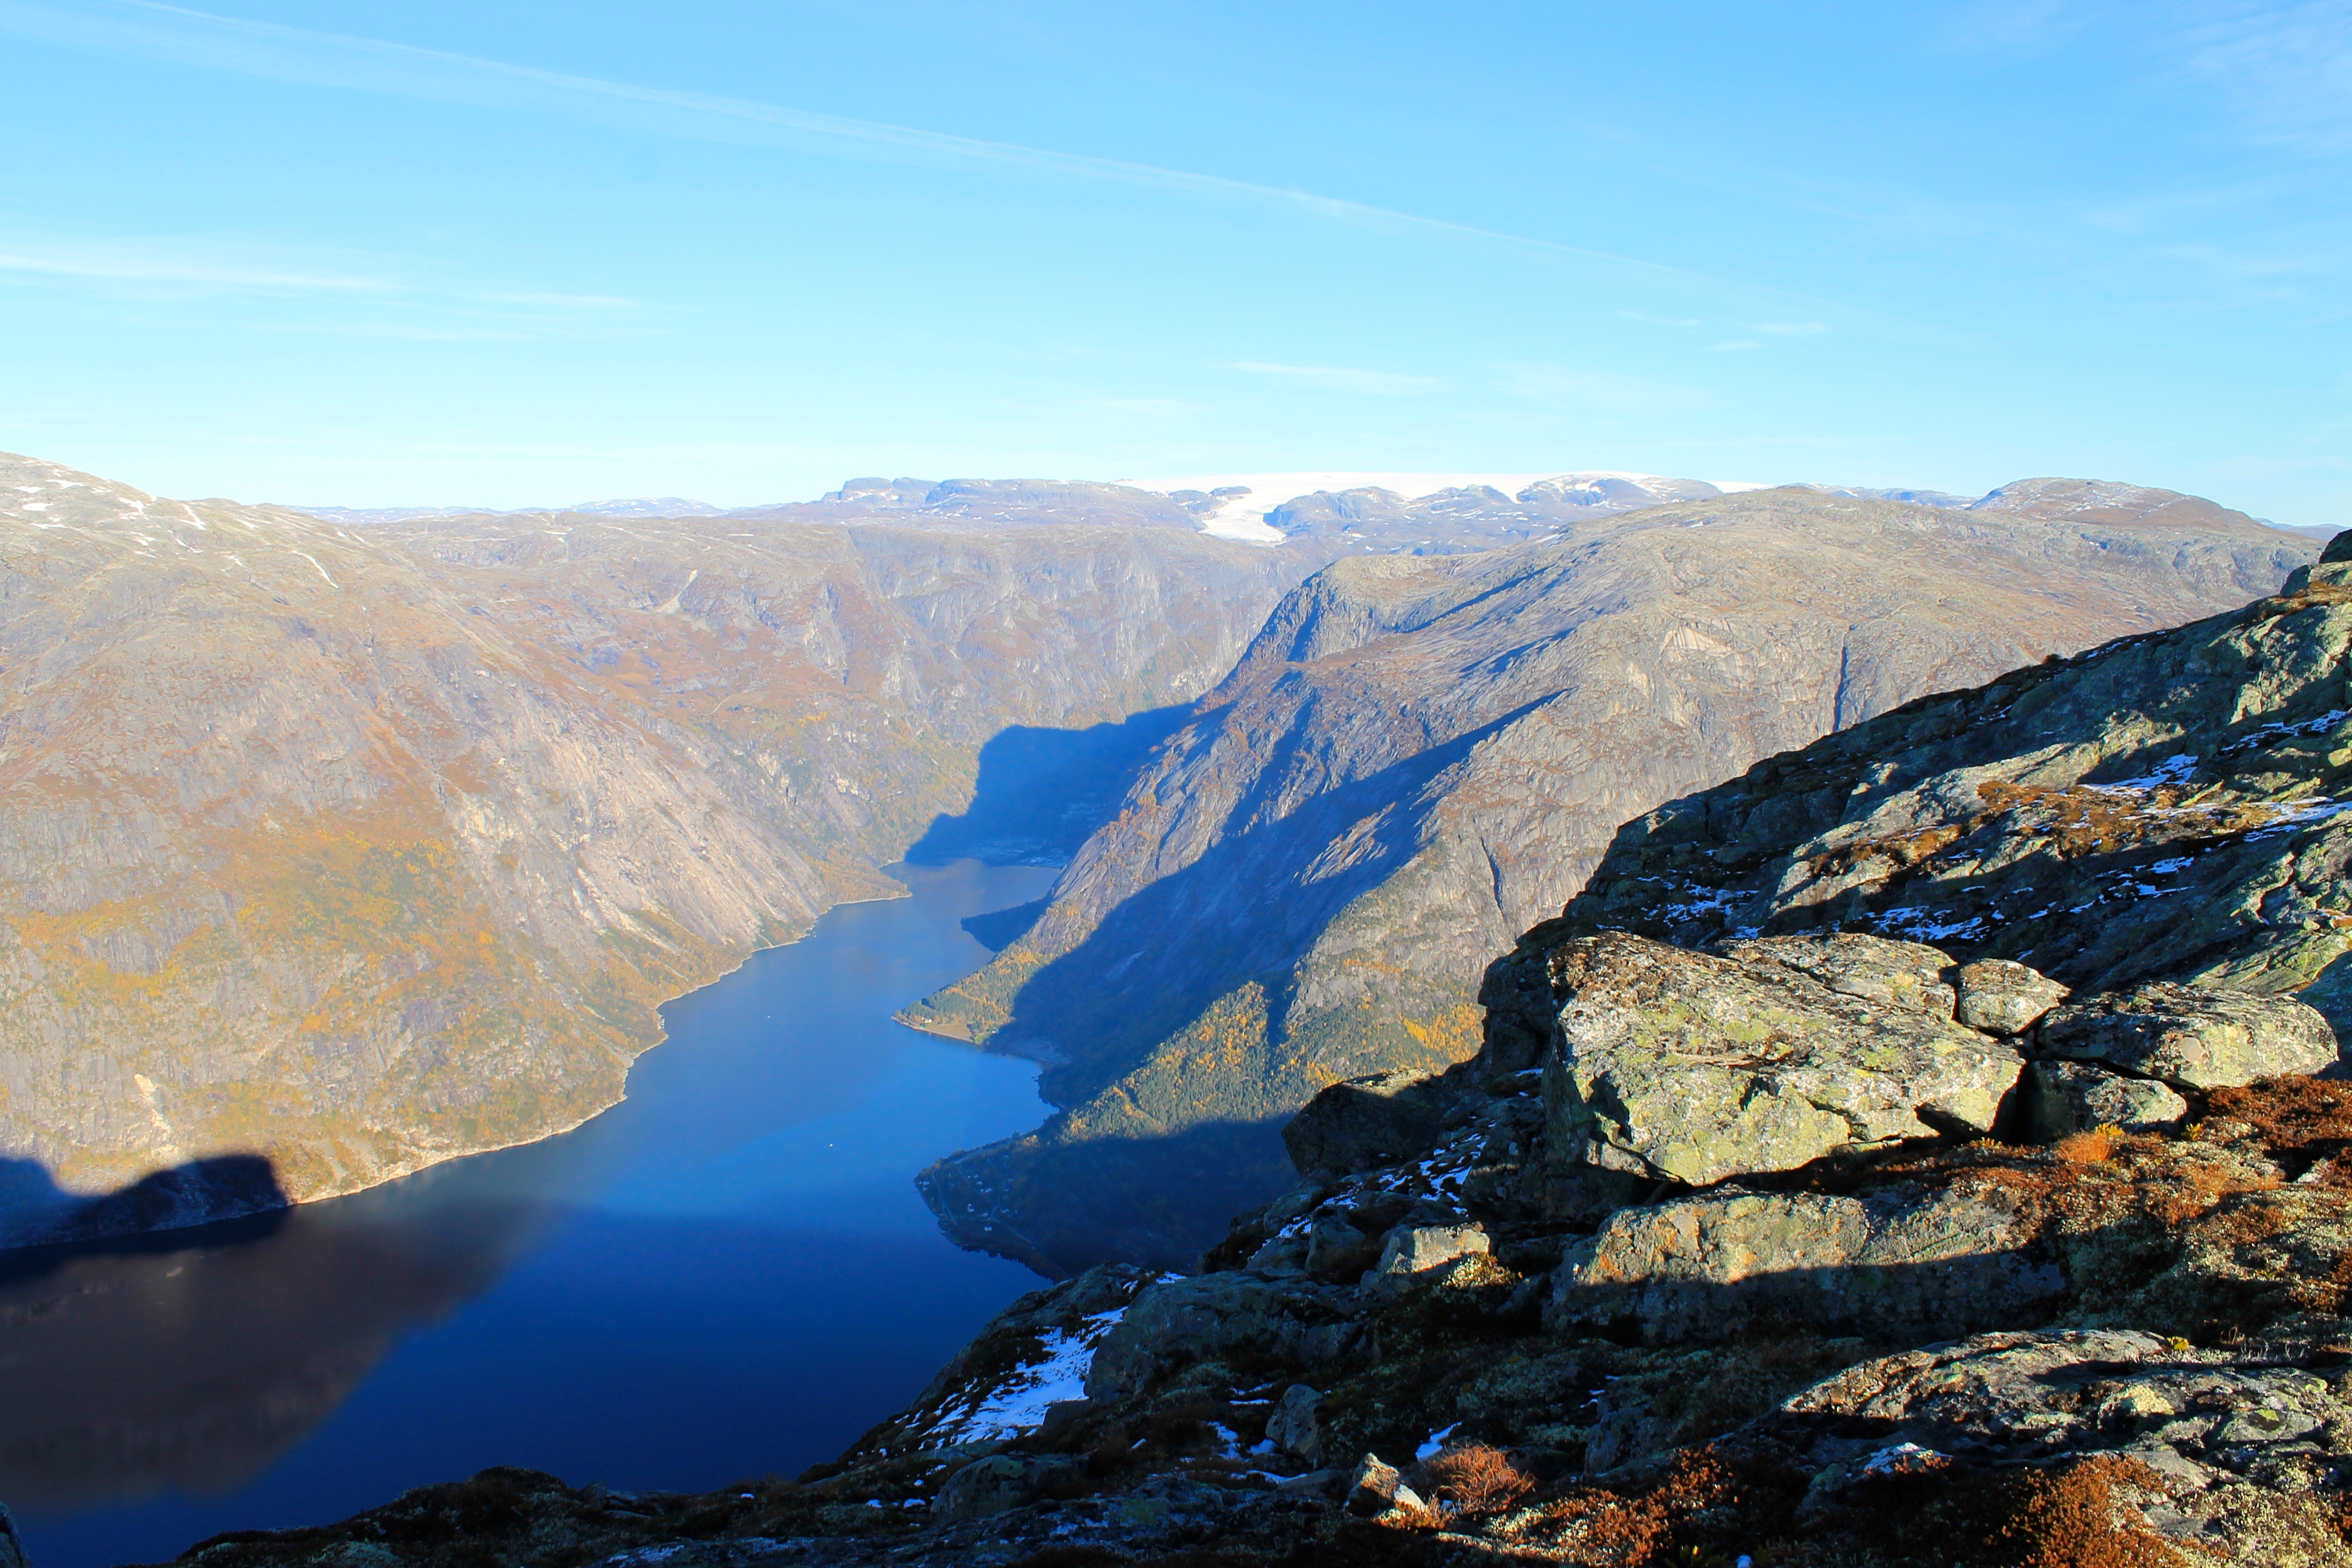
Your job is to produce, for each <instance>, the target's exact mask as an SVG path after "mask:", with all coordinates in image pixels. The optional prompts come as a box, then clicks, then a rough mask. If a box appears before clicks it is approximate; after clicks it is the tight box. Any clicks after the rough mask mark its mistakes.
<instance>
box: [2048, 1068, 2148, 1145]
mask: <svg viewBox="0 0 2352 1568" xmlns="http://www.w3.org/2000/svg"><path fill="white" fill-rule="evenodd" d="M2018 1100H2019V1108H2018V1109H2019V1115H2018V1121H2019V1122H2020V1124H2021V1127H2022V1128H2023V1130H2024V1132H2025V1136H2026V1137H2028V1138H2030V1139H2032V1140H2033V1141H2034V1142H2038V1143H2052V1142H2057V1141H2058V1140H2059V1139H2061V1138H2063V1137H2066V1136H2067V1135H2068V1134H2070V1133H2074V1132H2086V1131H2090V1130H2091V1129H2093V1128H2095V1127H2118V1128H2121V1129H2122V1130H2123V1131H2126V1132H2147V1131H2154V1130H2156V1129H2158V1128H2159V1127H2170V1126H2173V1125H2175V1124H2176V1123H2178V1122H2179V1121H2180V1119H2181V1118H2182V1117H2184V1116H2186V1115H2188V1114H2189V1102H2188V1101H2187V1100H2183V1099H2181V1098H2180V1096H2179V1095H2177V1094H2175V1093H2174V1092H2173V1091H2172V1090H2171V1089H2167V1088H2166V1087H2165V1086H2164V1085H2162V1084H2160V1083H2158V1082H2157V1081H2156V1080H2155V1079H2145V1078H2125V1077H2122V1076H2120V1075H2118V1074H2116V1073H2111V1072H2109V1071H2107V1070H2106V1069H2105V1068H2101V1067H2097V1066H2095V1065H2093V1064H2091V1063H2089V1062H2065V1061H2059V1062H2032V1063H2029V1064H2028V1065H2027V1067H2026V1069H2025V1078H2024V1079H2023V1081H2022V1082H2021V1084H2020V1086H2019V1095H2018Z"/></svg>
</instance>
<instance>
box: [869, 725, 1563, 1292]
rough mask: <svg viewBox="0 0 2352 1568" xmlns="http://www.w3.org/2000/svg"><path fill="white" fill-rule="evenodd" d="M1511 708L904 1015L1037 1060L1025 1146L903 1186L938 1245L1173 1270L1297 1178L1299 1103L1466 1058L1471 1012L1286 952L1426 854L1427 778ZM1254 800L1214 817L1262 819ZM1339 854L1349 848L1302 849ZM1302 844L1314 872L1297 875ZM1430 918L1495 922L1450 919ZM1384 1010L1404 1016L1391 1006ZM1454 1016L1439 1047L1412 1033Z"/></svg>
mask: <svg viewBox="0 0 2352 1568" xmlns="http://www.w3.org/2000/svg"><path fill="white" fill-rule="evenodd" d="M1526 711H1527V710H1526V709H1519V710H1513V711H1512V712H1510V713H1507V714H1504V715H1502V716H1501V717H1499V718H1497V719H1496V720H1494V721H1491V722H1490V723H1487V724H1485V725H1482V726H1480V727H1479V728H1478V729H1476V730H1474V731H1469V732H1468V733H1466V734H1464V735H1460V736H1457V737H1455V738H1454V740H1452V741H1449V742H1446V743H1444V745H1441V746H1436V747H1433V748H1432V749H1431V750H1429V751H1426V752H1421V753H1419V754H1417V755H1415V756H1412V757H1409V758H1406V759H1404V760H1402V761H1401V762H1398V763H1393V764H1391V766H1389V767H1387V768H1384V769H1382V770H1381V771H1380V772H1378V773H1371V774H1369V775H1367V776H1366V777H1364V778H1361V779H1359V780H1356V781H1354V782H1352V783H1350V784H1346V785H1343V786H1341V787H1339V788H1336V789H1330V790H1327V791H1324V792H1323V793H1321V794H1318V795H1315V796H1313V797H1311V798H1310V799H1308V800H1307V802H1306V803H1305V804H1303V805H1301V806H1300V807H1299V808H1298V809H1297V810H1296V811H1294V812H1292V813H1290V814H1288V815H1287V816H1282V817H1279V818H1277V819H1275V820H1273V821H1271V822H1268V823H1266V824H1265V826H1252V827H1250V828H1247V829H1244V830H1243V831H1240V832H1238V833H1235V834H1234V835H1233V836H1232V837H1226V838H1223V839H1222V840H1221V841H1220V842H1218V843H1217V844H1216V845H1214V846H1213V847H1212V848H1210V849H1209V850H1208V852H1207V853H1205V854H1204V855H1202V857H1201V858H1200V859H1198V860H1196V861H1194V862H1193V863H1192V865H1190V866H1187V867H1185V868H1183V869H1181V870H1180V871H1175V872H1172V873H1171V874H1169V875H1166V876H1163V877H1160V878H1159V879H1156V880H1154V881H1152V882H1150V883H1149V884H1148V885H1146V886H1145V887H1143V888H1142V889H1139V890H1138V891H1137V892H1135V893H1134V894H1132V895H1131V896H1129V898H1128V899H1127V900H1125V901H1123V902H1122V903H1120V904H1119V905H1118V907H1117V908H1116V909H1114V910H1112V911H1111V913H1110V914H1109V915H1108V917H1107V918H1106V919H1105V920H1104V921H1102V923H1101V924H1100V925H1098V926H1097V927H1096V928H1095V930H1094V931H1092V932H1091V933H1089V934H1088V935H1087V938H1086V939H1085V940H1084V941H1082V942H1079V943H1078V945H1077V946H1076V947H1075V948H1073V949H1071V950H1070V951H1069V952H1066V953H1063V954H1060V955H1058V956H1055V957H1054V958H1052V959H1050V960H1046V959H1044V958H1043V955H1039V957H1040V962H1039V963H1037V964H1036V965H1035V966H1034V967H1032V968H1028V969H1026V970H1024V971H1021V972H1020V973H1019V974H1018V975H1017V989H1014V990H1013V992H1012V993H1011V994H1009V995H992V994H984V993H983V992H982V990H981V989H980V988H981V987H983V986H986V985H988V984H991V983H992V982H993V981H995V980H996V979H997V978H998V977H1000V976H1003V975H1004V974H1005V973H1006V971H1004V970H1002V969H991V970H983V971H982V972H981V973H979V974H977V975H974V976H971V977H970V978H969V979H967V980H966V981H964V982H962V983H961V984H959V985H956V986H950V987H949V988H948V989H947V990H946V991H943V992H941V993H939V994H936V995H934V996H933V997H932V998H930V999H929V1000H928V1001H927V1002H925V1003H923V1004H920V1005H917V1006H916V1007H911V1008H909V1009H908V1010H907V1012H906V1013H905V1014H903V1015H902V1016H903V1017H906V1018H907V1019H908V1021H909V1022H913V1023H916V1024H917V1025H918V1026H923V1027H927V1028H931V1029H934V1030H936V1031H938V1032H940V1033H943V1034H950V1035H953V1034H956V1033H958V1032H959V1031H960V1030H963V1031H965V1034H966V1037H972V1035H973V1034H978V1035H979V1036H981V1037H984V1038H986V1039H987V1040H988V1042H989V1044H990V1046H991V1047H992V1048H994V1049H1001V1050H1005V1051H1009V1052H1011V1053H1013V1054H1018V1055H1034V1056H1035V1057H1036V1058H1038V1059H1039V1060H1041V1061H1043V1062H1045V1064H1046V1065H1045V1070H1044V1072H1043V1073H1042V1075H1041V1076H1040V1078H1039V1080H1038V1082H1039V1089H1040V1090H1041V1092H1043V1093H1044V1094H1045V1097H1046V1098H1047V1099H1048V1100H1051V1101H1052V1102H1053V1103H1055V1104H1056V1105H1059V1106H1063V1107H1066V1109H1065V1110H1061V1111H1059V1112H1057V1113H1056V1114H1055V1116H1054V1117H1053V1118H1052V1119H1051V1120H1049V1121H1047V1122H1046V1124H1045V1126H1044V1127H1042V1128H1040V1129H1039V1130H1038V1131H1036V1132H1034V1133H1029V1134H1024V1136H1022V1137H1020V1138H1014V1139H1008V1140H1005V1141H1003V1142H998V1143H994V1144H991V1145H989V1146H987V1147H986V1148H983V1149H979V1150H971V1151H965V1152H959V1153H956V1154H952V1155H950V1156H948V1157H947V1158H946V1159H944V1160H941V1161H940V1162H939V1163H936V1164H934V1165H932V1166H931V1167H930V1168H929V1170H928V1171H926V1172H925V1173H924V1174H923V1176H922V1178H921V1181H920V1185H921V1186H922V1188H923V1191H924V1194H925V1196H926V1198H927V1200H928V1201H929V1203H930V1204H931V1206H932V1209H933V1211H934V1212H935V1213H937V1214H938V1215H939V1216H940V1224H941V1226H943V1227H944V1228H945V1229H946V1231H947V1233H948V1235H949V1236H950V1238H951V1239H953V1240H955V1241H956V1242H957V1243H958V1244H959V1245H961V1246H966V1247H981V1248H983V1249H985V1250H987V1251H991V1252H996V1253H999V1254H1001V1255H1003V1256H1005V1257H1010V1258H1018V1259H1019V1260H1020V1261H1022V1262H1024V1263H1026V1264H1028V1265H1030V1266H1031V1267H1032V1268H1038V1269H1040V1270H1042V1271H1044V1272H1046V1273H1049V1274H1061V1273H1066V1272H1071V1271H1074V1270H1076V1269H1078V1268H1085V1267H1087V1266H1088V1265H1090V1264H1093V1263H1097V1262H1100V1261H1102V1260H1103V1259H1105V1258H1121V1259H1127V1260H1131V1261H1143V1262H1150V1263H1154V1264H1157V1265H1160V1266H1162V1267H1169V1268H1189V1267H1191V1265H1192V1259H1193V1258H1194V1257H1195V1255H1197V1254H1198V1252H1199V1251H1200V1250H1201V1248H1202V1247H1205V1246H1207V1245H1209V1244H1210V1243H1211V1242H1213V1241H1214V1240H1215V1239H1216V1238H1217V1237H1219V1236H1221V1235H1223V1232H1224V1229H1225V1226H1226V1224H1227V1222H1228V1221H1229V1220H1230V1219H1231V1217H1232V1215H1234V1212H1235V1211H1236V1210H1238V1209H1240V1208H1244V1207H1246V1206H1248V1205H1252V1204H1255V1203H1262V1202H1264V1201H1265V1198H1266V1197H1267V1196H1268V1195H1269V1194H1271V1193H1274V1192H1276V1191H1279V1190H1280V1189H1281V1188H1283V1187H1284V1186H1286V1185H1287V1184H1290V1183H1291V1182H1292V1181H1294V1180H1295V1179H1296V1173H1294V1172H1293V1171H1292V1169H1291V1166H1290V1163H1289V1159H1288V1156H1287V1155H1286V1152H1285V1151H1284V1149H1283V1146H1282V1141H1281V1136H1280V1130H1281V1127H1282V1124H1283V1123H1284V1122H1285V1121H1286V1120H1288V1118H1289V1116H1290V1114H1291V1113H1292V1112H1293V1111H1295V1110H1297V1108H1298V1106H1300V1105H1301V1104H1304V1103H1305V1102H1306V1101H1307V1100H1310V1099H1312V1098H1313V1097H1314V1095H1315V1094H1316V1092H1317V1091H1318V1090H1319V1089H1322V1088H1323V1087H1324V1086H1325V1085H1327V1084H1329V1083H1332V1082H1336V1081H1339V1080H1341V1079H1349V1078H1354V1077H1360V1076H1361V1075H1363V1074H1366V1073H1370V1072H1378V1071H1387V1070H1393V1069H1400V1068H1402V1069H1404V1070H1424V1069H1435V1068H1444V1067H1445V1066H1448V1065H1450V1064H1451V1063H1452V1062H1454V1061H1455V1060H1457V1059H1460V1058H1463V1057H1465V1056H1467V1055H1468V1054H1469V1053H1470V1052H1471V1051H1473V1050H1475V1048H1476V1047H1477V1043H1478V1039H1477V1032H1476V1028H1475V1015H1474V1014H1473V1013H1472V1011H1471V1010H1470V1003H1471V998H1470V997H1469V995H1468V994H1466V992H1465V993H1463V994H1455V993H1456V992H1457V991H1459V989H1460V988H1458V987H1450V986H1449V985H1448V984H1446V983H1445V982H1444V980H1442V979H1440V978H1438V977H1437V976H1434V975H1429V976H1423V975H1421V974H1418V973H1414V972H1413V971H1412V969H1410V968H1409V967H1407V966H1406V965H1405V964H1403V963H1400V962H1398V961H1397V960H1396V958H1395V956H1394V955H1391V954H1387V953H1371V952H1366V953H1356V952H1349V953H1344V954H1340V955H1339V956H1338V957H1336V958H1334V959H1332V960H1330V961H1329V962H1328V963H1315V964H1310V965H1307V967H1306V968H1302V963H1301V961H1302V958H1303V957H1304V956H1305V955H1307V954H1309V953H1310V952H1312V950H1314V949H1315V948H1316V946H1317V944H1318V942H1321V941H1322V940H1323V939H1324V938H1325V937H1326V936H1327V935H1328V933H1329V932H1330V931H1331V930H1332V928H1333V925H1334V922H1335V921H1339V919H1340V918H1341V916H1342V915H1343V914H1344V913H1345V911H1347V910H1348V909H1349V906H1350V905H1351V904H1353V903H1354V902H1355V901H1356V900H1359V899H1360V898H1362V897H1364V896H1366V895H1367V894H1373V893H1376V891H1377V890H1378V889H1381V888H1382V887H1383V886H1384V885H1385V884H1388V883H1390V882H1391V881H1392V880H1393V879H1396V878H1397V877H1398V875H1399V873H1400V872H1401V871H1402V869H1403V868H1405V867H1406V866H1407V865H1408V863H1410V862H1411V861H1412V859H1413V858H1414V857H1415V856H1416V855H1417V854H1419V853H1420V852H1421V851H1422V850H1423V847H1425V846H1426V845H1427V844H1428V843H1429V842H1430V841H1431V838H1432V832H1431V820H1430V819H1431V817H1432V816H1433V813H1434V812H1435V811H1436V810H1437V809H1438V808H1439V806H1440V805H1441V804H1442V802H1443V800H1444V789H1443V788H1442V787H1433V785H1435V784H1436V782H1437V781H1438V780H1439V779H1440V777H1441V775H1443V774H1444V773H1446V772H1447V771H1448V770H1449V769H1451V768H1453V767H1454V766H1455V765H1456V764H1457V763H1461V762H1462V761H1463V760H1464V759H1465V758H1466V757H1467V756H1468V755H1469V753H1470V752H1471V751H1472V750H1473V749H1474V748H1475V747H1476V746H1477V745H1478V744H1479V743H1480V742H1483V741H1485V740H1486V738H1488V737H1489V736H1491V735H1494V734H1496V733H1499V732H1500V731H1503V730H1504V729H1506V728H1507V727H1508V726H1509V725H1510V724H1512V723H1513V722H1515V721H1517V720H1518V719H1519V718H1520V717H1521V716H1522V715H1523V714H1524V713H1525V712H1526ZM1278 771H1279V770H1269V773H1275V772H1278ZM1265 787H1267V786H1263V785H1262V786H1261V792H1262V791H1263V789H1264V788H1265ZM1261 792H1254V793H1253V794H1252V795H1250V796H1249V797H1247V798H1245V799H1244V802H1243V803H1242V805H1240V807H1239V808H1238V809H1237V810H1236V812H1235V814H1234V815H1235V816H1236V817H1241V818H1244V819H1246V818H1248V817H1250V816H1256V815H1258V814H1259V813H1260V812H1266V813H1269V814H1270V813H1271V810H1272V803H1271V802H1270V801H1268V800H1266V799H1264V798H1262V793H1261ZM1342 841H1345V842H1347V843H1348V844H1349V852H1348V854H1347V855H1345V856H1342V857H1336V858H1335V857H1329V856H1327V855H1324V854H1323V851H1324V850H1325V847H1327V846H1329V845H1332V844H1335V843H1340V842H1342ZM1302 846H1304V847H1307V849H1309V850H1310V851H1312V852H1314V853H1316V854H1317V855H1318V858H1328V859H1331V860H1332V861H1333V863H1332V864H1330V865H1328V866H1327V867H1322V868H1310V867H1307V866H1302V865H1300V864H1299V863H1298V860H1299V857H1300V851H1301V847H1302ZM1010 912H1011V911H1007V913H1010ZM1430 918H1432V919H1437V920H1443V921H1456V922H1458V921H1465V920H1473V921H1475V920H1477V919H1480V918H1487V919H1492V920H1496V921H1499V919H1500V917H1499V914H1498V913H1497V912H1496V911H1492V910H1489V911H1486V912H1485V913H1484V916H1483V917H1482V914H1481V912H1479V911H1473V910H1460V909H1444V910H1433V912H1432V914H1431V917H1430ZM974 934H975V935H980V936H981V939H982V941H987V940H988V936H987V935H982V933H980V932H977V931H976V932H975V933H974ZM991 934H994V933H991ZM1506 940H1507V939H1506ZM1139 964H1149V965H1150V966H1151V969H1152V971H1153V972H1154V983H1153V984H1150V986H1149V987H1146V988H1143V995H1144V998H1146V999H1141V1000H1139V994H1138V988H1135V987H1133V986H1130V985H1124V984H1122V985H1118V986H1116V987H1113V986H1107V985H1105V984H1102V983H1103V982H1104V981H1105V980H1117V979H1118V978H1120V977H1121V976H1122V975H1125V974H1127V973H1129V972H1131V971H1133V970H1134V969H1135V967H1136V966H1137V965H1139ZM1360 968H1366V969H1370V970H1376V971H1377V973H1378V975H1379V979H1380V985H1381V988H1380V990H1379V992H1378V993H1377V995H1376V994H1374V993H1373V992H1372V991H1370V989H1366V988H1361V987H1359V986H1358V985H1356V984H1353V983H1352V979H1353V977H1352V976H1351V975H1350V974H1349V970H1350V969H1360ZM1302 976H1304V979H1305V982H1306V986H1307V987H1309V988H1311V989H1307V990H1306V992H1305V994H1302V989H1303V988H1302ZM1401 995H1402V996H1405V997H1406V998H1407V999H1408V1001H1410V1002H1412V1003H1413V1004H1414V1005H1410V1006H1404V1007H1400V1006H1398V1005H1397V999H1398V998H1399V997H1400V996H1401ZM1457 1014H1458V1015H1459V1016H1461V1017H1462V1019H1463V1020H1464V1026H1463V1027H1462V1028H1461V1029H1460V1030H1459V1031H1457V1032H1458V1034H1459V1036H1460V1037H1459V1038H1458V1039H1457V1038H1454V1037H1453V1035H1451V1034H1442V1033H1440V1032H1439V1031H1436V1030H1433V1029H1430V1028H1429V1027H1427V1026H1416V1025H1414V1024H1413V1023H1412V1022H1411V1021H1410V1020H1412V1019H1414V1018H1420V1017H1441V1016H1454V1015H1457ZM998 1018H1001V1019H1002V1022H1001V1023H994V1024H993V1026H989V1024H991V1023H993V1020H994V1019H998ZM967 1020H971V1021H979V1022H982V1027H980V1028H979V1029H977V1030H973V1029H971V1028H970V1027H969V1025H968V1022H967Z"/></svg>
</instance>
